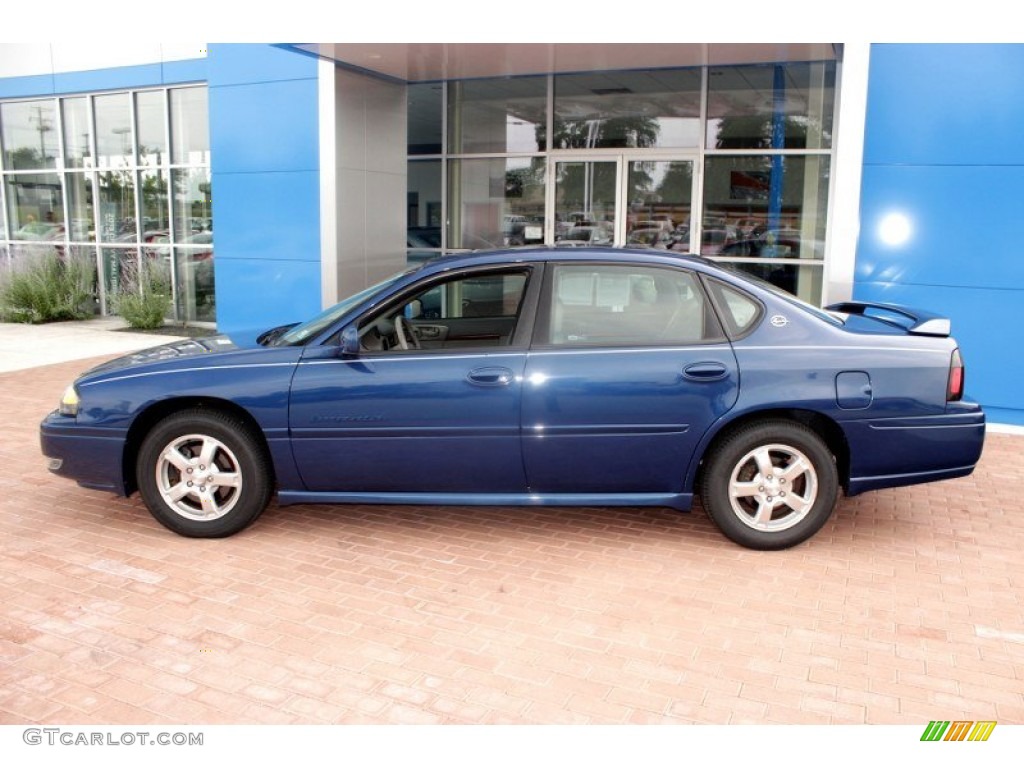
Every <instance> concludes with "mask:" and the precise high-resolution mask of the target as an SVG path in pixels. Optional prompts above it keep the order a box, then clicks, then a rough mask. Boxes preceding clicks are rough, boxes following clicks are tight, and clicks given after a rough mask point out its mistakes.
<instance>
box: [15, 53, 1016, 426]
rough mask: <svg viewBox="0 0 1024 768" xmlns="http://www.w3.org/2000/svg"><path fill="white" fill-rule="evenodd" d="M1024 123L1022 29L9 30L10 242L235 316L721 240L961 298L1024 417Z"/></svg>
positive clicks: (904, 291)
mask: <svg viewBox="0 0 1024 768" xmlns="http://www.w3.org/2000/svg"><path fill="white" fill-rule="evenodd" d="M1022 135H1024V45H1016V44H855V45H854V44H837V43H821V44H808V43H801V44H781V43H773V44H752V43H745V44H724V43H713V44H694V43H679V44H669V43H665V44H642V45H641V44H630V43H623V44H595V45H589V44H548V43H545V44H511V43H510V44H465V43H464V44H396V43H388V44H369V43H360V44H347V43H346V44H341V43H335V44H281V45H267V44H256V43H232V44H199V43H196V44H192V45H186V44H174V45H158V44H153V45H151V46H146V45H143V44H138V45H134V46H127V47H117V48H111V49H110V50H96V46H92V47H89V46H84V45H72V44H53V45H45V44H24V45H21V44H18V45H15V44H3V45H0V149H2V152H0V175H2V182H3V183H2V184H0V207H2V211H3V218H2V220H0V261H2V263H3V266H4V267H5V268H6V267H10V268H17V265H18V264H19V263H23V262H24V261H25V260H27V259H29V258H31V257H32V255H33V254H37V253H46V252H53V251H56V252H58V253H60V254H61V255H62V257H66V256H68V255H77V256H79V257H81V258H83V259H88V260H90V262H94V263H95V264H96V267H97V270H98V275H99V279H98V280H97V288H96V294H97V295H96V309H97V312H100V313H103V314H109V313H111V312H113V310H114V306H115V302H114V298H115V297H116V295H117V293H118V292H119V291H123V290H131V289H133V288H132V286H134V285H135V284H136V283H137V277H138V275H139V273H140V271H141V272H145V271H146V269H152V267H153V266H154V265H156V266H158V267H161V268H164V270H165V272H166V274H167V278H168V280H169V283H170V287H171V290H172V292H173V295H174V303H173V309H172V312H173V313H174V317H175V318H176V319H178V320H181V321H188V322H198V323H208V324H216V327H217V328H218V329H220V330H221V331H224V332H228V333H230V332H231V331H233V330H239V329H243V328H252V327H259V326H266V327H269V326H272V325H276V324H280V323H284V322H290V321H295V320H299V319H303V318H306V317H308V316H310V315H312V314H314V313H315V312H317V311H319V310H320V309H321V308H322V307H324V306H326V305H329V304H331V303H334V302H335V301H337V300H338V299H340V298H343V297H345V296H347V295H349V294H351V293H354V292H355V291H358V290H360V289H362V288H364V287H366V286H368V285H370V284H372V283H374V282H377V281H378V280H380V279H382V278H383V277H386V276H387V275H389V274H392V273H394V272H396V271H398V270H400V269H404V268H405V267H406V266H407V265H408V264H411V263H417V262H420V261H423V260H425V259H430V258H435V257H437V256H441V255H443V254H445V253H453V252H460V251H465V250H473V249H480V248H493V247H504V246H519V245H558V244H563V245H570V244H574V245H578V244H586V243H590V244H607V245H619V246H645V247H653V248H659V249H669V250H675V251H680V252H684V251H685V252H692V253H701V254H703V255H705V256H707V257H709V258H711V259H713V260H716V261H720V262H724V263H728V264H731V265H734V266H735V267H736V268H737V269H740V270H743V271H745V272H749V273H751V274H754V275H757V276H759V277H762V278H764V279H767V280H769V281H771V282H773V283H775V284H777V285H779V286H780V287H782V288H784V289H786V290H788V291H791V292H792V293H794V294H795V295H797V296H799V297H800V298H802V299H804V300H806V301H809V302H811V303H814V304H817V305H824V304H829V303H833V302H837V301H843V300H846V299H850V298H853V299H857V300H864V301H873V302H884V303H897V304H905V305H909V306H912V307H920V308H924V309H929V310H932V311H935V312H938V313H940V314H943V315H947V316H949V317H950V318H951V319H952V324H953V333H954V335H955V336H956V338H957V339H958V341H959V342H960V346H961V349H962V351H963V354H964V358H965V360H966V363H967V370H968V379H967V390H968V394H969V396H971V397H972V398H973V399H976V400H978V401H980V402H981V403H982V404H983V405H984V406H985V408H986V411H987V413H988V416H989V420H990V421H991V422H997V423H1001V424H1007V425H1018V426H1024V385H1022V384H1021V382H1022V381H1024V351H1022V350H1024V332H1022V330H1021V328H1022V322H1021V320H1020V314H1021V313H1020V308H1021V307H1022V306H1024V256H1021V254H1018V253H1016V251H1015V250H1014V249H1015V247H1016V241H1017V239H1018V238H1017V236H1016V227H1017V226H1018V224H1019V222H1020V220H1021V208H1022V197H1021V193H1019V192H1018V190H1024V142H1022V141H1021V140H1020V137H1021V136H1022ZM1018 178H1020V180H1021V184H1017V179H1018ZM133 280H135V281H136V283H133Z"/></svg>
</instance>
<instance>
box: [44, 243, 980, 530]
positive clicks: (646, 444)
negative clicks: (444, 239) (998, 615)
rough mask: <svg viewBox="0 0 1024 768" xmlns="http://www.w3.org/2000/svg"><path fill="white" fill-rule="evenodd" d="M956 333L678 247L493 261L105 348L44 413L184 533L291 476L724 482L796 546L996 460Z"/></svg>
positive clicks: (375, 481)
mask: <svg viewBox="0 0 1024 768" xmlns="http://www.w3.org/2000/svg"><path fill="white" fill-rule="evenodd" d="M949 331H950V328H949V321H948V320H946V319H944V318H942V317H940V316H938V315H935V314H932V313H929V312H926V311H922V310H917V309H909V308H906V307H898V306H893V305H883V304H871V303H864V302H844V303H842V304H838V305H834V306H832V307H830V308H828V311H822V310H820V309H817V308H815V307H811V306H809V305H806V304H804V303H802V302H800V301H798V300H797V299H795V298H794V297H793V296H791V295H788V294H785V293H783V292H781V291H778V290H777V289H775V288H773V287H771V286H769V285H767V284H765V283H762V282H760V281H756V280H753V279H750V278H748V277H746V276H744V275H742V274H740V273H738V272H735V271H730V270H727V269H723V268H722V267H720V266H719V265H716V264H714V263H712V262H710V261H708V260H706V259H701V258H698V257H687V256H680V255H677V254H673V253H670V252H667V251H649V250H620V249H611V248H595V247H580V248H541V249H529V250H524V249H515V250H512V249H509V250H503V251H498V252H488V253H476V254H469V255H462V256H454V257H449V258H443V259H438V260H435V261H432V262H429V263H427V264H424V265H422V266H420V267H417V268H414V269H410V270H408V271H406V272H403V273H400V274H397V275H394V276H392V277H390V278H388V279H387V280H384V281H383V282H381V283H379V284H377V285H375V286H372V287H370V288H367V289H366V290H364V291H361V292H360V293H358V294H356V295H354V296H352V297H350V298H348V299H346V300H344V301H342V302H341V303H340V304H337V305H335V306H334V307H331V308H329V309H327V310H325V311H324V312H322V313H321V314H319V315H317V316H316V317H314V318H312V319H310V320H307V321H306V322H304V323H300V324H289V325H283V326H279V327H276V328H266V329H259V330H253V331H247V332H237V333H232V334H229V335H221V336H216V337H213V338H209V339H196V340H190V341H183V342H176V343H173V344H167V345H163V346H159V347H154V348H152V349H149V350H144V351H142V352H136V353H134V354H130V355H126V356H124V357H121V358H119V359H116V360H113V361H110V362H107V363H104V364H102V365H100V366H98V367H96V368H94V369H92V370H91V371H89V372H87V373H85V374H83V375H82V376H80V377H79V378H78V379H77V380H76V381H75V382H74V383H72V384H71V385H70V386H69V387H68V388H67V390H66V391H65V393H64V396H63V397H62V398H61V401H60V404H59V408H58V409H57V410H55V411H54V412H53V413H51V414H50V415H48V416H47V417H46V418H45V419H44V420H43V422H42V424H41V427H40V434H41V441H42V451H43V454H44V456H45V457H47V463H48V467H49V469H50V470H51V471H52V472H54V473H56V474H58V475H61V476H63V477H66V478H69V479H72V480H75V481H77V482H78V483H79V484H81V485H83V486H86V487H87V488H92V489H96V490H99V491H104V492H114V493H117V494H124V495H127V494H132V493H135V492H138V493H139V494H140V495H141V497H142V500H143V501H144V503H145V505H146V507H147V508H148V509H149V510H150V512H151V513H152V515H153V516H154V517H155V518H156V519H157V520H158V521H159V522H160V523H161V524H163V525H165V526H166V527H168V528H169V529H171V530H173V531H176V532H177V533H180V534H182V535H185V536H193V537H219V536H227V535H230V534H233V533H236V532H238V531H241V530H242V529H244V528H246V527H247V526H249V525H250V524H252V523H253V522H254V521H255V520H256V519H257V518H258V517H259V515H260V514H261V513H262V512H263V510H264V509H265V508H266V506H267V505H268V503H269V502H270V499H271V497H272V496H273V495H274V493H275V492H276V494H277V500H278V503H279V504H281V505H288V504H306V503H326V504H368V503H379V504H410V503H411V504H495V505H502V506H507V505H514V504H523V505H538V504H548V505H588V506H609V505H619V506H636V507H640V506H665V507H669V508H673V509H676V510H679V511H686V510H688V509H690V507H691V505H692V503H693V502H694V500H695V498H696V497H698V496H699V497H700V498H701V500H702V502H703V507H704V509H705V510H706V511H707V513H708V515H709V516H710V518H711V519H712V521H714V523H715V524H716V525H717V526H718V527H719V528H720V529H721V530H722V532H723V533H725V535H726V536H728V537H729V538H731V539H732V540H734V541H736V542H738V543H739V544H742V545H743V546H747V547H752V548H755V549H779V548H784V547H790V546H793V545H796V544H798V543H800V542H803V541H805V540H807V539H808V538H809V537H811V536H812V535H813V534H814V533H815V532H817V531H818V530H819V529H821V528H822V526H824V525H825V523H826V522H827V520H828V519H829V517H830V515H831V514H832V512H833V509H834V508H835V507H836V505H837V502H838V499H839V497H840V493H841V492H842V491H845V493H846V495H848V496H853V495H856V494H859V493H862V492H865V491H871V490H874V489H878V488H889V487H897V486H904V485H912V484H915V483H924V482H931V481H935V480H942V479H948V478H955V477H961V476H964V475H967V474H969V473H971V472H972V471H973V469H974V466H975V464H976V462H977V461H978V458H979V456H980V454H981V450H982V445H983V441H984V429H985V426H984V421H985V419H984V414H983V412H982V410H981V408H980V407H979V406H978V405H977V404H975V403H973V402H970V401H969V400H967V399H964V397H963V395H964V381H965V378H964V366H963V362H962V359H961V356H960V351H959V348H958V346H957V343H956V341H955V340H954V339H953V338H952V337H951V336H950V335H949ZM338 512H339V515H341V514H343V513H344V510H343V509H339V510H338ZM68 514H69V516H73V515H74V512H73V511H69V513H68ZM65 522H68V523H69V524H71V525H73V524H74V523H73V521H72V520H71V519H70V518H69V520H68V521H65ZM342 527H343V526H342V524H340V523H339V529H340V528H342ZM338 535H339V536H341V537H342V538H344V533H342V532H340V531H339V533H338Z"/></svg>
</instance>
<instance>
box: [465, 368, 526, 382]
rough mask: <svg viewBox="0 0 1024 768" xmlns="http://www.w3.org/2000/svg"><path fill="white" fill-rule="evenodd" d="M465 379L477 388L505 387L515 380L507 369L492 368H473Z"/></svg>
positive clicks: (513, 375)
mask: <svg viewBox="0 0 1024 768" xmlns="http://www.w3.org/2000/svg"><path fill="white" fill-rule="evenodd" d="M466 379H467V380H468V381H469V383H470V384H475V385H476V386H478V387H507V386H508V385H509V384H511V383H512V381H513V379H515V374H513V373H512V371H511V370H510V369H508V368H501V367H499V366H493V367H488V368H474V369H473V370H472V371H470V372H469V373H467V374H466Z"/></svg>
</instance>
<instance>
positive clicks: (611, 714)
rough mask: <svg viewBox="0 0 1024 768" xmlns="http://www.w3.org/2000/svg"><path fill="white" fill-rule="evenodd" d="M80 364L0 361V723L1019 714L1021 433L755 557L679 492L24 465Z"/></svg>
mask: <svg viewBox="0 0 1024 768" xmlns="http://www.w3.org/2000/svg"><path fill="white" fill-rule="evenodd" d="M86 365H87V364H86V363H83V362H81V361H79V362H76V363H67V364H61V365H53V366H49V367H45V368H36V369H32V370H27V371H21V372H16V373H7V374H0V392H2V393H3V397H2V400H0V422H2V423H3V425H4V428H3V440H2V441H0V458H2V464H0V466H2V470H0V491H2V493H0V723H8V724H10V723H44V724H58V723H75V724H90V723H110V724H117V725H132V724H149V723H168V724H170V723H211V724H212V723H767V722H772V723H865V722H867V723H906V724H922V723H926V722H927V721H929V720H933V719H943V720H953V719H971V720H987V719H995V720H999V721H1000V722H1001V723H1002V722H1016V723H1021V722H1024V696H1022V692H1024V568H1022V567H1021V566H1022V564H1024V526H1022V525H1021V512H1022V504H1021V495H1020V489H1021V488H1024V462H1022V461H1021V458H1022V454H1024V438H1022V437H1017V436H1008V435H990V436H989V438H988V442H987V445H986V448H985V454H984V456H983V458H982V463H981V466H980V467H979V469H978V471H977V472H976V473H975V474H974V475H973V476H972V477H969V478H965V479H962V480H956V481H949V482H944V483H937V484H933V485H929V486H919V487H917V488H911V489H901V490H893V491H882V492H877V493H872V494H868V495H865V496H861V497H858V498H855V499H849V500H843V501H842V502H841V503H840V506H839V509H838V511H837V514H836V515H835V516H834V517H833V519H832V521H831V522H830V523H829V524H828V525H827V526H826V527H825V528H824V529H823V530H822V531H821V533H819V534H818V535H817V536H816V537H815V538H814V539H812V540H811V541H810V542H808V543H806V544H804V545H802V546H800V547H797V548H796V549H792V550H789V551H785V552H776V553H757V552H751V551H746V550H743V549H740V548H738V547H737V546H735V545H733V544H731V543H730V542H728V541H727V540H726V539H725V538H723V537H722V536H721V535H720V534H719V533H718V532H717V530H716V529H715V528H714V527H713V525H712V524H711V522H710V521H709V520H708V519H707V517H706V516H705V515H704V513H703V512H701V511H700V510H699V509H698V510H696V511H695V512H694V513H693V514H690V515H681V514H677V513H674V512H671V511H668V510H630V509H597V508H586V509H518V508H440V507H378V506H369V505H361V506H347V507H344V506H334V507H330V506H326V507H314V506H300V507H290V508H278V507H276V506H272V507H271V508H270V509H269V510H268V511H267V512H266V513H265V514H264V515H263V517H262V518H261V519H260V520H259V522H258V523H257V524H256V525H254V526H253V527H252V528H250V529H248V530H246V531H245V532H243V533H242V534H239V535H237V536H235V537H233V538H230V539H225V540H218V541H193V540H188V539H184V538H180V537H178V536H175V535H174V534H172V533H170V532H168V531H166V530H165V529H163V528H162V527H160V526H159V525H158V524H157V523H156V522H155V521H154V520H153V519H152V518H151V517H150V516H149V514H148V513H147V512H146V511H145V509H144V508H143V506H142V504H141V502H140V501H139V500H138V498H137V497H135V498H132V499H128V500H125V499H119V498H116V497H113V496H111V495H109V494H104V493H97V492H94V491H87V490H84V489H81V488H78V487H77V486H75V485H74V484H72V483H70V482H68V481H65V480H61V479H59V478H54V477H52V476H50V475H49V474H48V473H47V472H46V470H45V469H44V466H43V460H42V457H41V455H40V452H39V447H38V438H37V427H38V422H39V420H40V419H41V418H42V417H43V415H44V414H45V413H46V412H47V411H48V410H50V409H51V408H52V407H53V406H54V404H55V403H56V401H57V399H58V397H59V396H60V393H61V391H62V390H63V388H64V386H65V385H66V384H67V383H68V382H69V381H70V380H71V379H72V378H73V377H74V375H75V374H76V373H78V372H79V371H81V370H82V369H83V368H84V367H86Z"/></svg>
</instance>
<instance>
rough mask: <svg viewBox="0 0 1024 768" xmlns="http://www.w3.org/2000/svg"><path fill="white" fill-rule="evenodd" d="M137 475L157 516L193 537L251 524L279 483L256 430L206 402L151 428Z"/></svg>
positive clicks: (224, 533)
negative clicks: (202, 406) (274, 476)
mask: <svg viewBox="0 0 1024 768" xmlns="http://www.w3.org/2000/svg"><path fill="white" fill-rule="evenodd" d="M136 479H137V480H138V485H139V493H140V495H141V496H142V500H143V502H144V503H145V504H146V507H147V508H148V509H149V511H150V513H151V514H152V515H153V517H155V518H156V519H157V521H159V522H160V523H161V524H162V525H164V526H166V527H167V528H169V529H171V530H172V531H174V532H175V533H178V534H181V535H182V536H189V537H192V538H220V537H223V536H230V535H231V534H233V533H237V532H238V531H240V530H242V529H243V528H245V527H247V526H248V525H250V524H251V523H252V522H253V521H255V520H256V518H257V517H259V516H260V514H261V513H262V512H263V510H264V509H265V508H266V506H267V504H268V503H269V501H270V494H271V491H272V485H273V483H272V481H271V470H270V462H269V460H268V458H267V455H266V452H265V450H264V449H263V444H262V442H261V441H260V439H259V437H258V436H257V435H256V434H254V431H253V430H252V429H251V428H250V427H249V426H248V425H247V424H245V423H244V422H242V421H241V420H239V419H237V418H235V417H233V416H230V415H228V414H225V413H221V412H219V411H210V410H207V409H202V408H195V409H191V410H188V411H183V412H181V413H176V414H173V415H171V416H168V417H167V418H165V419H164V420H163V421H161V422H159V423H158V424H157V425H156V426H155V427H153V429H152V430H150V432H149V434H148V435H146V437H145V439H144V440H143V441H142V446H141V448H140V450H139V455H138V458H137V461H136Z"/></svg>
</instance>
